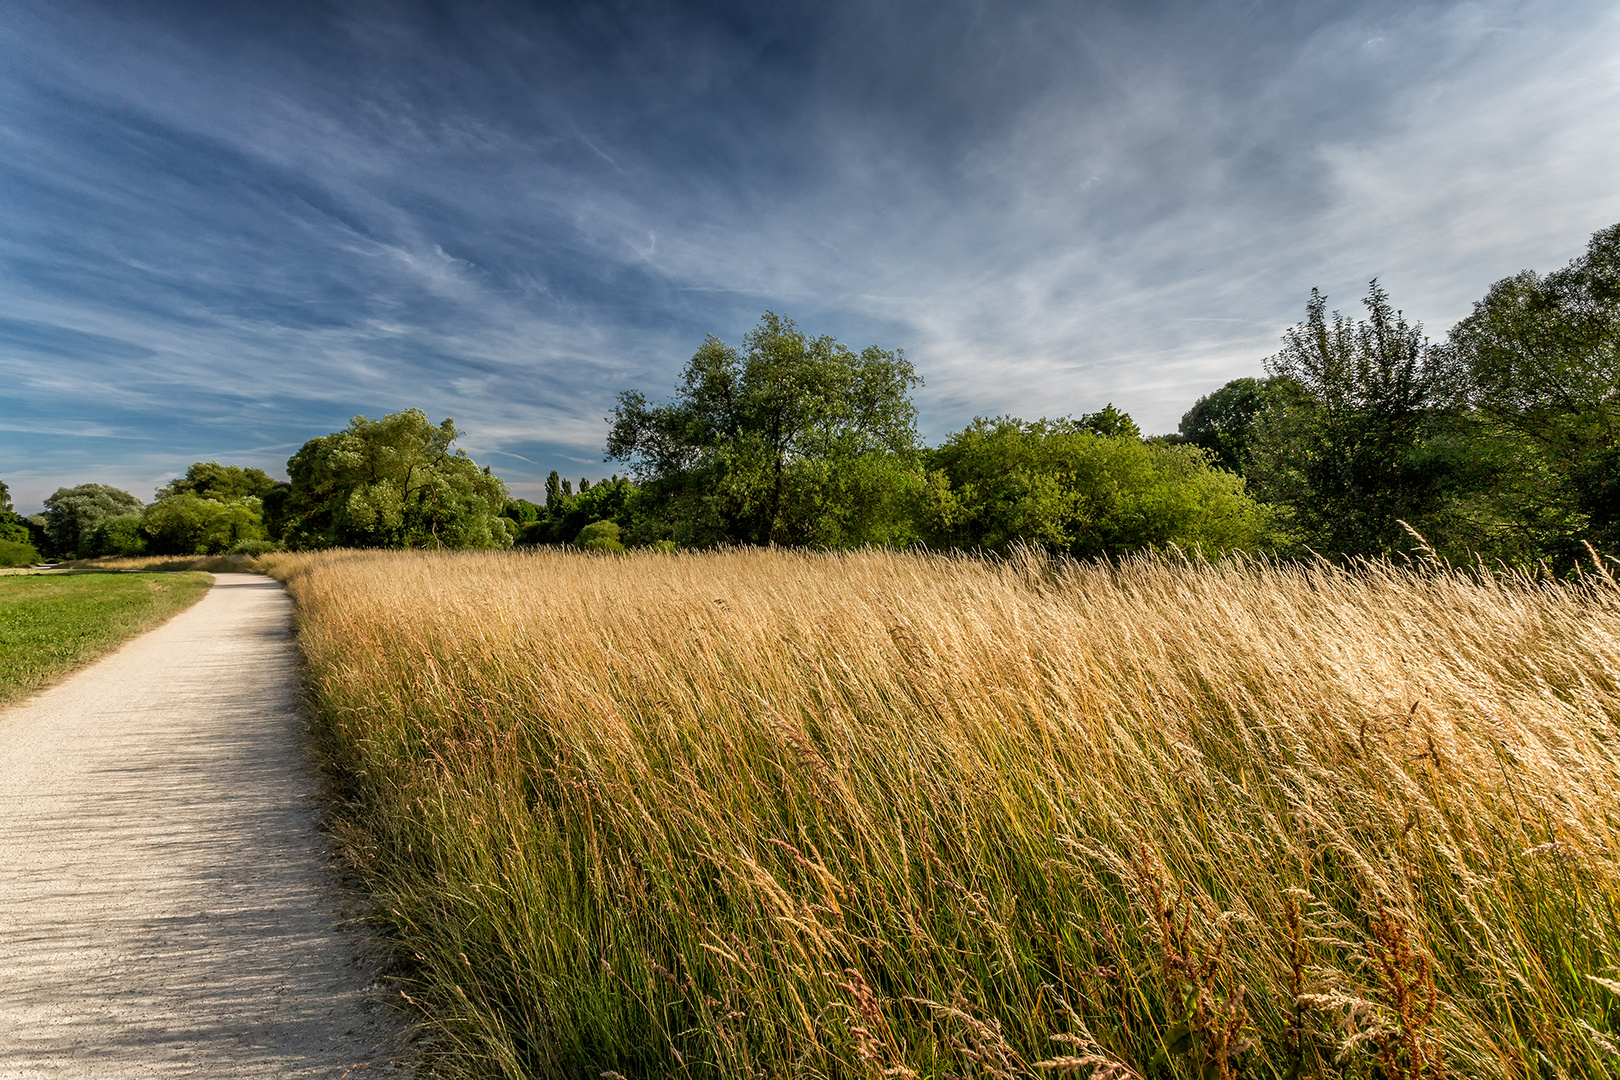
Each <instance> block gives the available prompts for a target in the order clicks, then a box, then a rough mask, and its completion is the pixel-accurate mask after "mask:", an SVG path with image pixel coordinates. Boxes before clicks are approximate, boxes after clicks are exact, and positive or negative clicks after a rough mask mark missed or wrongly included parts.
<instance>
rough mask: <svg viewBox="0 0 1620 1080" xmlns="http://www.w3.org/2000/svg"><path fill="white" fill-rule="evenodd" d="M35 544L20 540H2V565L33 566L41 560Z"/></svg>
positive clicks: (0, 549) (0, 541) (0, 544)
mask: <svg viewBox="0 0 1620 1080" xmlns="http://www.w3.org/2000/svg"><path fill="white" fill-rule="evenodd" d="M39 561H40V559H39V552H38V551H35V550H34V545H33V544H29V543H25V542H23V541H20V540H0V566H32V565H34V564H35V563H37V562H39Z"/></svg>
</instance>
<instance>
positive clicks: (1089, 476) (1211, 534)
mask: <svg viewBox="0 0 1620 1080" xmlns="http://www.w3.org/2000/svg"><path fill="white" fill-rule="evenodd" d="M1121 415H1123V414H1121ZM1125 419H1126V420H1127V421H1128V420H1129V418H1128V417H1125ZM1134 429H1135V425H1134V424H1130V425H1129V428H1128V430H1134ZM929 461H930V464H931V465H932V466H933V467H934V468H935V470H936V471H935V472H934V473H933V474H932V475H931V481H932V482H931V484H930V490H929V493H928V499H927V504H926V505H927V510H926V512H925V521H926V523H927V531H928V534H929V540H930V542H931V543H932V544H934V545H935V546H939V547H965V548H984V549H988V550H992V551H1006V550H1008V549H1009V548H1010V547H1012V546H1013V545H1015V544H1019V543H1024V544H1035V545H1040V546H1044V547H1047V548H1050V549H1053V550H1057V551H1064V552H1067V553H1069V554H1072V555H1077V556H1088V555H1110V554H1125V553H1129V552H1132V551H1139V550H1142V549H1144V548H1157V549H1165V548H1168V547H1170V546H1171V545H1175V546H1177V547H1180V548H1182V549H1184V550H1193V549H1198V550H1202V551H1204V552H1206V553H1208V554H1211V555H1215V554H1220V553H1224V552H1229V551H1234V550H1239V551H1253V550H1255V549H1257V548H1259V547H1261V546H1264V545H1265V544H1266V543H1267V541H1268V539H1269V532H1268V519H1267V515H1266V512H1265V511H1264V510H1263V509H1262V508H1261V507H1260V506H1259V505H1258V504H1256V503H1255V501H1254V500H1253V499H1252V498H1251V497H1250V496H1249V495H1248V493H1247V492H1246V491H1245V490H1244V484H1243V480H1242V479H1241V478H1240V477H1237V476H1235V475H1233V474H1232V473H1229V472H1225V471H1223V470H1220V469H1216V468H1213V467H1212V466H1211V465H1210V464H1209V462H1208V460H1207V459H1206V457H1205V455H1204V453H1203V451H1201V450H1198V449H1196V448H1194V447H1188V446H1173V445H1164V444H1155V443H1149V442H1146V441H1144V440H1143V439H1141V438H1139V437H1137V436H1134V435H1125V434H1120V435H1100V434H1098V433H1097V432H1096V431H1095V430H1093V429H1092V427H1091V426H1090V425H1089V424H1088V423H1087V422H1086V418H1082V419H1081V420H1078V421H1076V420H1069V419H1058V420H1037V421H1033V422H1026V421H1021V420H1017V419H1014V418H1012V417H999V418H997V419H994V420H989V419H985V418H982V417H981V418H980V419H977V420H975V421H974V422H973V423H972V424H969V425H968V426H967V427H966V428H965V429H963V430H962V431H959V432H957V433H956V434H954V435H952V436H951V437H950V438H949V439H948V440H947V441H946V442H945V444H944V445H943V446H941V447H940V448H939V449H937V450H935V451H932V452H931V453H930V454H929Z"/></svg>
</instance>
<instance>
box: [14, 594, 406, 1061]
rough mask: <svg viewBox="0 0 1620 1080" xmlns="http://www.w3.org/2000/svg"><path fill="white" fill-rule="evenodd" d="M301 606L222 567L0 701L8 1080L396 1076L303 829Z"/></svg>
mask: <svg viewBox="0 0 1620 1080" xmlns="http://www.w3.org/2000/svg"><path fill="white" fill-rule="evenodd" d="M291 614H292V613H291V602H290V601H289V599H288V598H287V594H286V592H285V590H283V589H282V588H281V586H280V585H279V584H277V583H276V582H274V581H271V580H270V579H269V578H264V577H258V576H255V575H250V574H219V575H216V577H215V582H214V587H213V588H212V589H211V590H209V592H208V593H207V594H206V595H205V596H204V598H203V599H202V600H201V601H200V602H199V603H197V604H196V605H194V606H193V607H191V608H189V609H188V610H186V611H184V612H182V613H181V614H179V615H177V616H175V617H174V618H173V619H171V620H170V621H169V622H167V623H165V624H164V625H163V626H161V627H159V628H158V629H156V630H153V631H151V632H150V633H148V634H145V635H142V636H141V637H138V638H136V639H134V640H133V641H131V642H129V643H128V644H126V645H125V646H124V647H123V648H122V649H120V650H119V651H118V652H116V653H114V654H113V655H111V656H109V657H107V658H105V659H103V660H101V661H100V662H98V663H96V664H95V665H93V666H91V667H89V668H86V669H85V670H83V671H81V672H79V673H78V674H76V675H74V676H72V677H71V678H70V679H68V680H67V681H66V682H63V683H61V684H60V685H58V686H56V687H54V688H53V689H51V690H48V691H46V692H45V693H44V694H41V695H39V696H38V697H35V698H33V699H32V700H30V701H27V702H25V703H23V704H20V705H16V706H13V707H11V708H9V709H6V710H4V711H0V1077H4V1078H11V1077H29V1078H32V1077H73V1076H85V1077H106V1078H119V1077H126V1076H210V1077H223V1076H230V1077H261V1076H262V1077H329V1076H330V1077H339V1076H343V1075H344V1074H345V1073H346V1072H347V1071H348V1070H350V1069H351V1068H352V1067H354V1066H357V1065H361V1064H363V1063H366V1062H372V1063H373V1067H372V1068H368V1069H366V1070H365V1071H364V1072H363V1073H362V1074H360V1075H376V1074H377V1073H379V1072H392V1071H393V1070H392V1068H390V1067H389V1066H388V1065H387V1064H386V1061H387V1058H386V1054H385V1053H384V1052H383V1051H380V1050H379V1049H377V1048H378V1047H379V1046H380V1045H382V1044H383V1043H384V1042H385V1041H387V1040H388V1039H389V1036H390V1035H391V1034H392V1032H393V1030H394V1021H393V1018H392V1015H391V1013H390V1010H388V1009H387V1007H386V1006H384V1005H381V1004H379V1003H378V1002H377V1001H376V999H375V997H374V996H373V995H371V994H369V993H368V991H367V987H368V984H371V983H372V982H373V980H374V977H375V972H374V970H373V969H372V968H371V966H370V965H369V964H368V963H367V962H365V961H363V960H362V959H361V953H362V948H363V946H364V941H363V940H362V939H361V937H360V936H359V934H358V933H357V932H355V931H352V930H345V929H342V928H341V927H340V922H341V911H342V907H343V899H342V896H341V894H340V892H339V890H338V886H337V884H336V882H335V881H334V878H333V875H332V872H331V868H330V865H329V863H328V857H327V849H326V846H325V844H324V842H323V840H322V837H321V836H320V834H319V833H318V831H317V828H316V823H317V818H318V807H317V802H316V799H317V792H318V785H317V781H316V778H315V776H314V775H313V774H312V772H311V770H310V768H309V765H308V763H307V760H306V758H305V755H304V751H303V746H302V741H301V740H302V729H303V724H304V722H305V721H304V714H303V712H302V706H301V702H300V698H299V694H298V689H297V661H296V657H295V654H294V651H293V644H292V637H291Z"/></svg>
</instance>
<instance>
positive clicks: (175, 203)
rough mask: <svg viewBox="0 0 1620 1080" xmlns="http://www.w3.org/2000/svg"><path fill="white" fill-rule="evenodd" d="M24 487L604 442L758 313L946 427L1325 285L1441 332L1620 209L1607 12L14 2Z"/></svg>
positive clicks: (13, 200)
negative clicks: (375, 420) (437, 436)
mask: <svg viewBox="0 0 1620 1080" xmlns="http://www.w3.org/2000/svg"><path fill="white" fill-rule="evenodd" d="M0 11H3V17H0V479H4V480H5V481H6V482H7V483H8V484H10V486H11V489H12V492H13V495H14V497H15V498H16V501H17V503H18V505H19V508H21V509H30V510H31V509H36V508H37V507H38V505H39V502H40V500H41V499H43V498H44V497H45V496H46V495H48V494H49V493H50V492H51V491H53V490H54V489H55V488H56V487H58V486H60V485H66V484H73V483H80V482H85V481H100V482H104V483H113V484H117V485H119V486H122V487H125V488H127V489H129V490H131V491H134V492H135V493H136V494H137V495H140V496H142V497H143V498H150V497H151V493H152V489H153V488H154V487H156V486H157V485H158V484H160V483H162V482H163V481H164V480H166V479H167V478H169V477H171V476H173V475H175V474H176V473H178V472H180V471H181V470H183V469H184V468H185V466H186V465H187V464H189V463H190V462H192V461H196V460H220V461H226V462H236V463H242V464H253V465H259V466H261V467H264V468H266V469H269V470H271V471H272V472H277V473H280V472H281V466H282V463H283V462H285V460H286V458H287V457H288V455H289V454H291V453H292V451H293V450H295V449H296V448H297V447H298V445H299V444H301V443H302V442H303V441H304V440H305V439H307V438H310V437H311V436H314V435H319V434H323V433H325V432H328V431H332V430H335V429H337V428H339V427H342V426H343V424H344V423H345V422H346V421H347V420H348V418H349V417H351V416H353V415H355V414H357V413H364V414H366V415H371V416H377V415H381V414H383V413H387V412H393V411H397V410H399V409H402V408H406V407H409V406H418V407H421V408H423V409H425V410H427V412H428V413H429V414H430V415H431V416H432V417H433V419H435V420H437V419H440V418H442V417H444V416H452V417H454V418H455V419H456V421H457V423H458V424H459V425H460V426H461V428H462V429H463V430H464V431H465V432H466V436H465V438H464V440H463V444H464V445H465V446H466V447H467V449H468V450H469V451H470V452H471V453H472V454H473V455H474V457H476V458H478V459H479V460H480V461H482V462H486V463H488V464H491V465H493V466H494V467H495V469H496V471H497V472H499V473H501V474H502V475H503V476H505V477H506V478H507V479H508V481H509V482H510V483H511V485H512V486H513V488H514V490H516V491H517V492H519V493H522V494H531V495H532V494H534V493H536V492H537V490H538V486H539V485H540V484H541V483H542V482H543V478H544V476H545V474H546V473H547V472H548V471H549V470H550V469H552V468H559V469H561V470H562V471H563V472H564V474H565V475H569V476H574V477H578V476H582V475H584V476H591V477H596V476H600V475H605V474H606V473H608V472H610V471H613V469H614V466H612V465H607V464H604V463H603V462H602V460H601V458H602V453H601V447H602V442H603V438H604V435H605V430H606V424H605V423H604V417H605V416H606V415H607V414H608V412H609V411H610V410H611V408H612V401H613V396H614V394H615V393H617V392H618V391H619V390H622V389H625V388H630V387H636V388H641V389H644V390H646V391H647V392H648V393H650V394H652V395H653V396H663V395H665V394H667V393H668V391H669V390H670V389H671V388H672V387H673V384H674V382H675V379H676V376H677V374H678V372H679V370H680V368H681V367H682V365H683V364H684V363H685V361H686V360H687V359H688V358H689V357H690V356H691V354H692V352H693V351H694V350H695V349H696V348H697V346H698V345H699V344H700V343H701V341H702V340H703V337H704V335H705V334H709V333H713V334H716V335H717V336H719V337H722V338H724V339H726V340H729V341H736V340H738V339H739V338H740V337H741V335H742V334H743V333H744V332H745V331H746V330H747V329H748V328H749V327H750V326H752V325H753V324H754V323H755V322H756V321H757V320H758V318H759V316H760V314H761V313H762V312H764V311H765V310H767V309H769V310H773V311H777V312H780V313H782V314H785V315H788V316H790V317H792V318H794V319H796V320H798V321H799V323H800V324H801V325H802V326H803V327H805V328H806V329H808V330H810V331H812V332H815V333H830V334H833V335H835V336H837V337H839V338H840V339H842V340H844V341H845V342H846V343H848V344H850V345H853V346H855V347H856V348H860V347H864V346H865V345H868V344H874V343H876V344H879V345H882V346H884V347H886V348H894V347H901V348H904V349H905V350H906V352H907V355H908V356H909V357H910V358H911V359H912V360H913V362H914V363H915V364H916V366H917V368H918V370H919V371H920V373H921V374H922V375H923V376H924V377H925V379H926V380H927V382H926V386H925V387H924V388H923V389H922V390H921V391H920V392H919V395H918V402H919V406H920V408H921V415H922V429H923V433H924V435H925V436H926V437H928V438H929V439H930V440H937V439H939V438H941V437H943V436H944V435H945V434H947V433H948V432H950V431H951V430H953V429H954V428H956V427H958V426H960V425H961V424H963V423H964V422H966V421H967V420H969V419H970V418H971V417H973V416H974V415H978V414H995V413H1002V412H1010V413H1013V414H1016V415H1021V416H1026V417H1034V416H1040V415H1051V416H1056V415H1062V414H1066V413H1075V412H1084V411H1091V410H1094V409H1097V408H1100V407H1101V406H1102V405H1103V404H1105V403H1106V402H1110V401H1112V402H1114V403H1116V404H1118V405H1119V406H1121V407H1122V408H1125V409H1127V410H1128V411H1130V412H1131V413H1132V414H1133V415H1135V416H1136V417H1137V419H1138V421H1139V422H1140V423H1141V424H1142V426H1143V428H1144V429H1145V430H1148V431H1171V430H1174V428H1175V424H1176V420H1177V419H1178V418H1179V416H1180V415H1181V413H1182V412H1183V411H1184V410H1185V409H1186V408H1187V407H1188V406H1189V405H1190V404H1191V403H1192V402H1193V401H1194V400H1195V399H1196V398H1197V397H1198V396H1199V395H1200V394H1203V393H1206V392H1208V391H1209V390H1211V389H1214V388H1215V387H1217V386H1219V385H1220V384H1221V383H1223V382H1224V381H1226V380H1227V379H1230V378H1234V377H1237V376H1240V375H1252V374H1257V373H1258V372H1259V370H1260V363H1261V360H1262V359H1263V358H1264V357H1265V356H1266V355H1268V354H1269V353H1271V352H1273V351H1275V347H1276V343H1277V340H1278V337H1279V335H1280V333H1281V331H1282V329H1283V328H1284V327H1285V326H1287V325H1289V324H1291V323H1293V322H1295V321H1297V320H1298V319H1299V318H1300V317H1301V316H1302V314H1303V308H1304V302H1305V299H1306V296H1307V295H1308V293H1309V290H1310V289H1311V287H1312V286H1318V287H1321V288H1322V289H1323V290H1324V291H1325V292H1327V293H1328V295H1329V299H1330V303H1331V304H1332V305H1334V306H1340V307H1343V308H1345V309H1351V308H1355V307H1356V305H1357V302H1358V299H1359V297H1360V296H1361V295H1362V294H1363V292H1364V290H1365V283H1366V281H1367V279H1369V278H1371V277H1374V276H1377V277H1378V278H1379V279H1380V280H1381V281H1382V282H1383V283H1384V284H1385V285H1386V286H1387V287H1388V288H1389V290H1390V292H1391V294H1392V295H1393V298H1394V300H1395V302H1396V303H1397V304H1398V305H1399V306H1401V307H1402V308H1404V309H1405V310H1406V312H1407V313H1408V314H1409V315H1412V316H1415V317H1417V318H1419V319H1422V320H1424V321H1425V322H1426V323H1427V325H1428V326H1429V329H1430V332H1431V334H1433V335H1434V336H1436V337H1439V336H1443V334H1444V332H1445V329H1446V328H1447V327H1449V326H1450V324H1451V323H1452V322H1454V321H1455V320H1456V319H1458V318H1460V317H1461V316H1463V315H1465V314H1466V313H1467V312H1468V310H1469V305H1470V303H1471V302H1472V301H1473V300H1475V299H1478V298H1479V297H1480V296H1481V295H1482V294H1483V293H1484V290H1485V288H1486V287H1487V286H1488V285H1489V284H1490V282H1492V281H1494V280H1496V279H1498V278H1501V277H1505V276H1507V275H1509V274H1511V273H1514V272H1516V271H1518V270H1520V269H1523V268H1526V267H1533V268H1537V269H1541V270H1548V269H1552V268H1554V267H1556V266H1558V265H1561V264H1562V263H1564V262H1566V261H1567V260H1568V259H1570V258H1572V257H1574V256H1575V255H1577V254H1578V253H1579V252H1580V251H1581V250H1582V249H1583V248H1584V246H1585V243H1586V239H1587V237H1588V236H1589V235H1590V234H1591V233H1592V232H1593V231H1595V230H1597V229H1599V228H1601V227H1604V226H1606V225H1609V224H1612V223H1614V222H1616V221H1620V182H1617V178H1620V8H1617V7H1616V6H1615V5H1614V4H1613V3H1608V2H1604V3H1595V2H1594V3H1583V2H1580V0H1565V2H1534V0H1531V2H1521V3H1494V2H1482V3H1433V4H1413V3H1388V4H1380V3H1366V4H1356V3H1348V2H1334V3H1313V2H1308V0H1307V2H1290V3H1257V2H1246V3H1185V4H1177V3H1152V2H1140V0H1138V2H1122V3H1080V2H1068V3H1041V2H1021V0H1007V2H1004V3H988V2H958V0H931V2H916V3H911V2H895V3H878V2H863V3H849V4H842V3H838V2H828V0H823V2H817V3H804V4H792V3H780V4H778V3H735V4H717V5H702V4H673V3H671V4H661V3H653V2H647V3H640V2H635V3H632V2H626V3H618V4H596V5H562V4H515V3H495V2H489V3H479V2H459V3H455V4H433V5H429V4H413V3H410V2H408V0H407V2H375V3H346V4H332V5H294V4H291V3H264V4H253V3H224V4H221V3H202V2H199V3H191V4H166V3H162V2H158V0H143V2H142V3H139V4H131V3H115V4H111V3H110V4H106V5H96V4H86V3H79V2H76V0H41V2H33V0H0Z"/></svg>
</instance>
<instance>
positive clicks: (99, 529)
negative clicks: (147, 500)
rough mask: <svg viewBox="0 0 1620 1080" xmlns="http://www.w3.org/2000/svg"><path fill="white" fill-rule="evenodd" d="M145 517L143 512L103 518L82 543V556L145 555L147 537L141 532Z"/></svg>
mask: <svg viewBox="0 0 1620 1080" xmlns="http://www.w3.org/2000/svg"><path fill="white" fill-rule="evenodd" d="M147 509H148V510H150V509H151V508H150V507H148V508H147ZM145 517H146V512H145V511H143V512H142V513H139V514H114V515H113V516H112V517H109V518H102V519H101V521H100V522H98V523H97V524H96V527H95V528H94V529H92V530H90V534H89V536H88V537H87V538H86V539H84V540H83V541H81V542H80V544H79V552H80V554H81V555H86V556H97V557H99V556H102V555H125V556H127V555H141V554H144V553H145V552H146V535H145V533H143V532H142V531H141V522H142V521H143V520H144V519H145Z"/></svg>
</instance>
